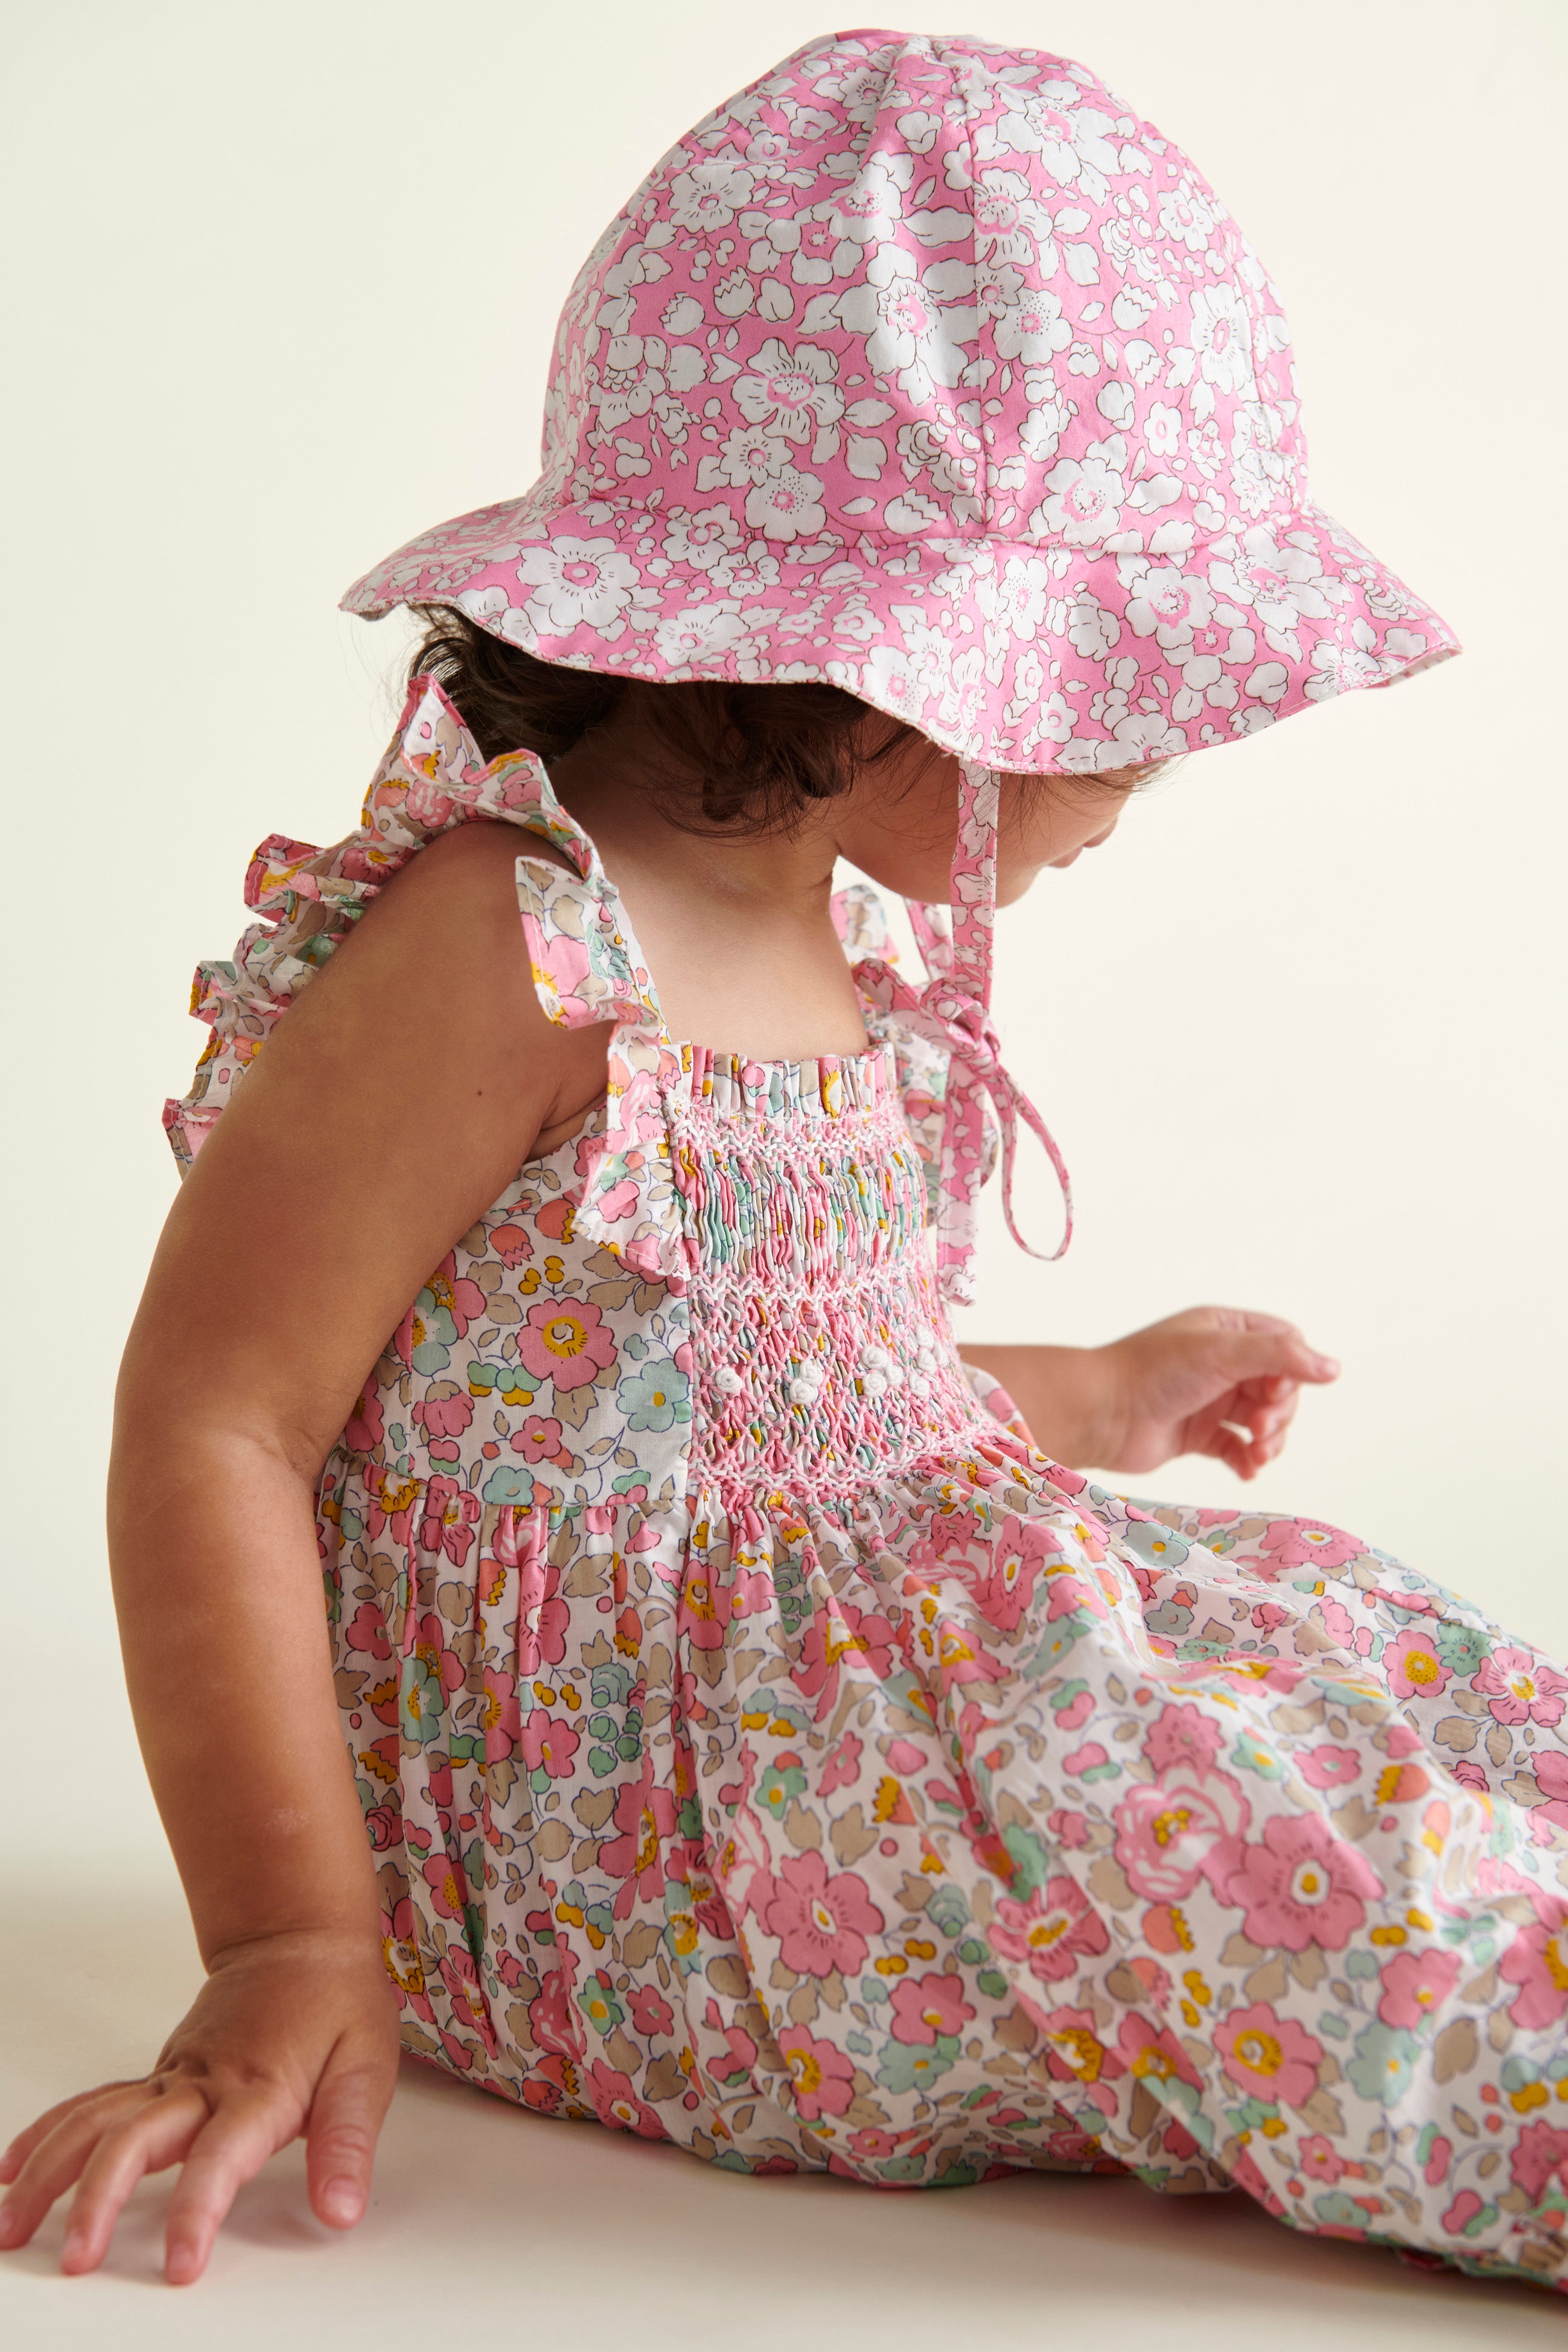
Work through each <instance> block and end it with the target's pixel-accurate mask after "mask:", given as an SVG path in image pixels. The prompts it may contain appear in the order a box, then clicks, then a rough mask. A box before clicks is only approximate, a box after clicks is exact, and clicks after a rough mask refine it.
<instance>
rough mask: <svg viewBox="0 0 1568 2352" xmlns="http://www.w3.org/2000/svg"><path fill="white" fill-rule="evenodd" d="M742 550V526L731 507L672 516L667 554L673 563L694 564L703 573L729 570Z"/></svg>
mask: <svg viewBox="0 0 1568 2352" xmlns="http://www.w3.org/2000/svg"><path fill="white" fill-rule="evenodd" d="M740 550H741V526H740V524H739V523H738V522H737V521H736V520H735V518H734V516H733V515H732V514H731V511H730V509H729V508H728V507H703V508H701V509H700V510H699V511H698V512H697V513H696V514H680V513H677V514H672V515H671V516H670V519H669V528H668V530H667V531H666V532H665V535H664V553H665V555H666V556H667V557H668V560H669V562H671V563H689V564H694V565H695V566H696V568H697V570H698V571H699V572H720V571H726V570H728V568H729V563H730V559H731V556H734V555H738V554H739V553H740Z"/></svg>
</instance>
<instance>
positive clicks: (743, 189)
mask: <svg viewBox="0 0 1568 2352" xmlns="http://www.w3.org/2000/svg"><path fill="white" fill-rule="evenodd" d="M755 190H756V179H755V175H754V174H753V173H751V172H748V171H745V170H744V169H742V166H741V165H740V164H738V163H732V162H730V161H728V160H725V159H722V158H720V159H718V160H715V161H714V162H712V163H697V164H694V165H693V166H692V168H691V170H690V171H689V172H678V173H676V176H675V178H674V179H673V181H672V182H671V183H670V189H669V215H668V217H669V218H670V219H671V220H672V221H673V222H674V224H675V226H676V227H677V228H687V229H697V230H705V229H721V228H728V227H729V226H730V224H731V221H732V220H733V219H734V217H735V215H736V214H737V213H738V212H740V211H742V209H743V208H744V206H745V205H749V204H750V203H751V202H752V196H753V194H755Z"/></svg>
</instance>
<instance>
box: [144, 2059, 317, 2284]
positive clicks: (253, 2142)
mask: <svg viewBox="0 0 1568 2352" xmlns="http://www.w3.org/2000/svg"><path fill="white" fill-rule="evenodd" d="M299 2127H300V2112H299V2109H298V2107H297V2106H296V2105H295V2104H294V2102H293V2101H292V2100H291V2099H290V2098H289V2096H288V2095H287V2094H286V2093H285V2092H283V2091H282V2090H281V2089H279V2088H271V2089H268V2090H254V2091H239V2092H236V2093H235V2094H233V2095H232V2096H230V2097H229V2098H226V2099H225V2101H224V2102H223V2105H221V2106H220V2107H219V2108H218V2111H217V2113H216V2115H215V2116H213V2118H212V2120H211V2122H210V2123H209V2124H208V2125H207V2126H206V2128H205V2130H204V2131H202V2132H201V2133H199V2134H198V2136H197V2138H196V2141H195V2146H194V2147H193V2148H192V2149H191V2152H190V2155H189V2156H188V2157H187V2158H186V2159H185V2168H184V2171H183V2172H182V2173H181V2175H180V2180H179V2186H178V2188H177V2189H175V2191H174V2197H173V2198H172V2200H170V2205H169V2221H168V2227H167V2230H166V2231H165V2232H164V2238H163V2276H164V2277H165V2278H166V2279H167V2280H168V2282H169V2284H170V2285H171V2286H189V2285H190V2284H191V2282H192V2280H193V2279H198V2278H200V2276H201V2274H202V2273H203V2271H204V2270H205V2268H206V2264H207V2256H208V2255H209V2254H210V2253H211V2252H212V2250H213V2241H214V2239H215V2238H216V2236H217V2233H218V2231H219V2230H220V2229H221V2228H222V2226H223V2223H224V2221H225V2220H226V2217H227V2214H228V2209H229V2207H230V2206H231V2205H232V2204H233V2203H234V2200H235V2198H236V2196H237V2193H238V2191H239V2190H240V2189H243V2188H244V2186H245V2184H246V2182H247V2180H254V2179H255V2178H256V2176H257V2174H258V2172H259V2171H260V2169H261V2168H262V2166H263V2165H264V2164H265V2163H266V2162H267V2159H268V2157H270V2156H274V2155H276V2153H277V2151H278V2150H279V2148H280V2147H287V2145H288V2143H289V2140H291V2139H292V2138H293V2137H294V2135H295V2133H296V2132H297V2131H298V2129H299Z"/></svg>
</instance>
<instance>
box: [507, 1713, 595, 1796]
mask: <svg viewBox="0 0 1568 2352" xmlns="http://www.w3.org/2000/svg"><path fill="white" fill-rule="evenodd" d="M581 1738H582V1735H581V1733H580V1732H576V1731H574V1730H573V1728H572V1726H571V1725H570V1724H569V1723H568V1722H567V1720H566V1718H565V1717H564V1716H563V1715H552V1714H551V1712H550V1710H549V1708H548V1707H542V1706H536V1707H535V1708H534V1709H533V1712H532V1713H531V1715H530V1717H529V1718H528V1721H527V1722H526V1723H525V1724H524V1725H523V1727H522V1738H521V1741H520V1743H519V1744H520V1746H521V1749H522V1760H523V1762H524V1763H525V1764H526V1765H527V1767H528V1769H529V1770H530V1771H531V1772H537V1771H538V1769H539V1768H540V1766H541V1765H543V1767H544V1769H545V1770H546V1771H547V1772H548V1773H549V1775H550V1777H551V1779H552V1780H567V1779H569V1778H570V1776H571V1772H572V1759H573V1758H574V1756H575V1755H576V1753H577V1749H578V1746H579V1744H580V1741H581Z"/></svg>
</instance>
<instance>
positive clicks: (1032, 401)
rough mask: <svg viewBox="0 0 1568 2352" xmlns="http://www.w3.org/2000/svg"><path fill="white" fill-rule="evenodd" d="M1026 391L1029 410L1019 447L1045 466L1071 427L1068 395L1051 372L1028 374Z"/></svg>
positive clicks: (1032, 462)
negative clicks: (1047, 373) (1048, 373)
mask: <svg viewBox="0 0 1568 2352" xmlns="http://www.w3.org/2000/svg"><path fill="white" fill-rule="evenodd" d="M1024 390H1025V393H1026V395H1027V397H1028V402H1029V409H1028V414H1027V415H1026V417H1025V419H1024V423H1023V426H1022V428H1021V430H1020V432H1019V435H1018V446H1019V447H1020V449H1021V450H1022V451H1023V453H1024V455H1025V457H1026V458H1027V459H1028V461H1029V463H1030V464H1031V465H1032V466H1044V465H1046V464H1047V462H1048V461H1049V460H1050V459H1051V458H1052V457H1055V456H1056V454H1057V445H1058V442H1059V441H1060V439H1061V437H1062V435H1063V434H1064V433H1065V432H1066V431H1067V429H1068V421H1069V420H1068V404H1067V397H1066V394H1064V393H1063V392H1062V391H1061V390H1060V388H1059V387H1058V384H1057V382H1056V379H1055V378H1054V377H1053V376H1048V375H1031V376H1028V377H1026V379H1025V383H1024Z"/></svg>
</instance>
